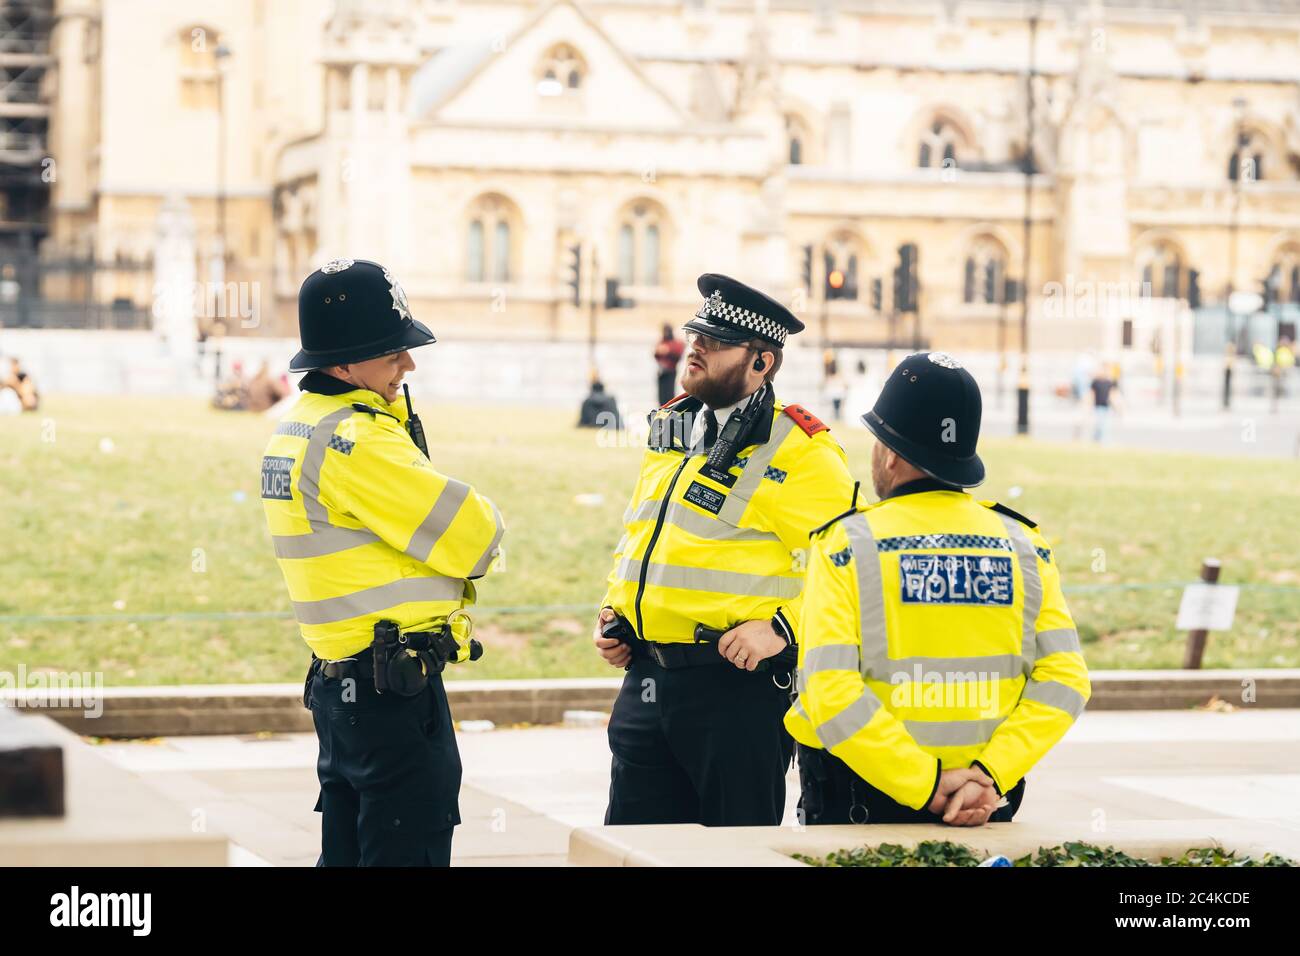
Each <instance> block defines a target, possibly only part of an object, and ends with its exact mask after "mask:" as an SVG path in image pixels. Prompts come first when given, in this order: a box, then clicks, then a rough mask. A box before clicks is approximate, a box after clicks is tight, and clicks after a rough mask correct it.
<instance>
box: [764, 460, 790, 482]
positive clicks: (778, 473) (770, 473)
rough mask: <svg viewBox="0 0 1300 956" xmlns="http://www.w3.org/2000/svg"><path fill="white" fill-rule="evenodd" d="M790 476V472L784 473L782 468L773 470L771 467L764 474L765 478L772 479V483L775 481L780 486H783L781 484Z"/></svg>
mask: <svg viewBox="0 0 1300 956" xmlns="http://www.w3.org/2000/svg"><path fill="white" fill-rule="evenodd" d="M788 474H789V472H787V471H782V470H781V469H780V468H773V467H772V466H771V465H769V466H768V468H767V471H765V472H763V477H764V478H770V479H771V480H772V481H775V482H776V483H777V484H778V485H779V484H781V482H783V481H785V479H786V476H787V475H788Z"/></svg>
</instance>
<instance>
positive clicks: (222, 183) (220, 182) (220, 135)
mask: <svg viewBox="0 0 1300 956" xmlns="http://www.w3.org/2000/svg"><path fill="white" fill-rule="evenodd" d="M213 56H214V57H215V58H216V61H217V237H218V238H219V239H220V242H221V264H222V272H223V275H222V277H221V278H222V281H223V282H224V281H225V275H224V272H225V264H226V259H227V253H226V60H228V59H229V58H230V47H229V46H227V45H226V43H225V41H224V40H223V41H222V42H220V43H218V44H217V48H216V50H215V51H213Z"/></svg>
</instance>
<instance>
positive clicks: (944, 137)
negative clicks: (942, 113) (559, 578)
mask: <svg viewBox="0 0 1300 956" xmlns="http://www.w3.org/2000/svg"><path fill="white" fill-rule="evenodd" d="M961 146H962V135H961V133H960V132H959V131H958V129H957V127H956V126H955V125H954V124H953V123H951V122H950V121H948V120H946V119H943V118H942V117H940V118H939V119H936V120H935V121H934V122H933V123H931V124H930V125H929V126H928V127H927V128H926V129H925V131H924V132H923V133H922V134H921V144H920V150H919V155H918V156H917V162H916V165H917V166H919V167H921V168H922V169H932V168H933V169H947V168H951V167H953V166H956V165H957V155H958V152H959V150H960V148H961Z"/></svg>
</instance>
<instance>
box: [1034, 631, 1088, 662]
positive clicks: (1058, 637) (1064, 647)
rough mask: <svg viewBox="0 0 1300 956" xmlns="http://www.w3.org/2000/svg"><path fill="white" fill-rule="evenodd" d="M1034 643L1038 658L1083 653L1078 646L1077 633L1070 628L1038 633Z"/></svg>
mask: <svg viewBox="0 0 1300 956" xmlns="http://www.w3.org/2000/svg"><path fill="white" fill-rule="evenodd" d="M1036 641H1037V645H1038V656H1039V657H1046V656H1047V655H1048V654H1060V653H1062V652H1066V653H1069V652H1073V653H1075V654H1082V653H1083V647H1082V646H1081V645H1080V644H1079V632H1078V631H1076V630H1075V629H1074V628H1072V627H1063V628H1059V629H1057V630H1054V631H1039V632H1038V634H1037V635H1036Z"/></svg>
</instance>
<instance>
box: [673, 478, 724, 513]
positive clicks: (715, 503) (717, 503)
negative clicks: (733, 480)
mask: <svg viewBox="0 0 1300 956" xmlns="http://www.w3.org/2000/svg"><path fill="white" fill-rule="evenodd" d="M682 498H683V500H685V501H689V502H690V503H691V504H693V505H695V506H696V507H699V508H703V509H704V510H705V511H707V512H709V513H710V514H717V513H718V512H719V511H721V510H722V503H723V502H724V501H726V500H727V496H726V495H724V494H723V493H722V492H720V491H717V490H715V489H713V488H710V487H709V486H708V485H702V484H700V483H699V482H698V481H692V482H691V486H690V487H689V488H687V489H686V494H684V495H682Z"/></svg>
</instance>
